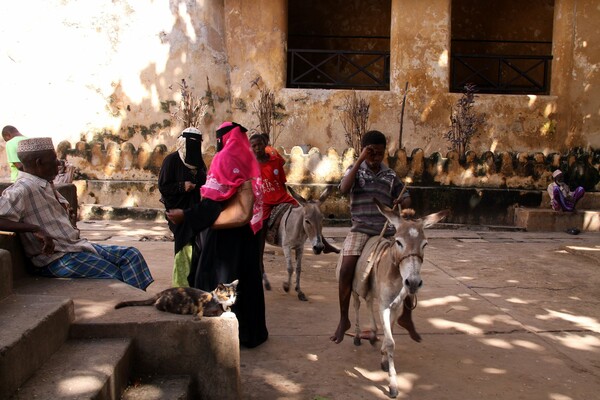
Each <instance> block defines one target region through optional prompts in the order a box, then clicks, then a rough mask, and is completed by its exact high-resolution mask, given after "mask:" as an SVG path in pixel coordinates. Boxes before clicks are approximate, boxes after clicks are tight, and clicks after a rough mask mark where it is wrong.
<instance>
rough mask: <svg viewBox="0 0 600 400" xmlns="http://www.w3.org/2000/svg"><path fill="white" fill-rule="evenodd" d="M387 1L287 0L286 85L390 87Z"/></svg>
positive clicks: (304, 86)
mask: <svg viewBox="0 0 600 400" xmlns="http://www.w3.org/2000/svg"><path fill="white" fill-rule="evenodd" d="M390 25H391V0H373V1H371V0H346V1H340V0H331V1H320V0H289V1H288V53H287V87H289V88H321V89H357V90H359V89H364V90H389V86H390Z"/></svg>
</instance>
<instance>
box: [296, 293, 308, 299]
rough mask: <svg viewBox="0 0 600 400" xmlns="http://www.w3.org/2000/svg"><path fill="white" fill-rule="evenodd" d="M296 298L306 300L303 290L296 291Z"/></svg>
mask: <svg viewBox="0 0 600 400" xmlns="http://www.w3.org/2000/svg"><path fill="white" fill-rule="evenodd" d="M298 298H299V299H300V300H302V301H308V298H307V297H306V296H305V295H304V293H303V292H298Z"/></svg>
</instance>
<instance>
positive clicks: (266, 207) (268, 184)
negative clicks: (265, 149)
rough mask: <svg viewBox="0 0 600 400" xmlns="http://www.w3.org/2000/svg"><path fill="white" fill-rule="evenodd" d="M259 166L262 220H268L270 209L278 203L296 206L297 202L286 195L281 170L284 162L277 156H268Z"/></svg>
mask: <svg viewBox="0 0 600 400" xmlns="http://www.w3.org/2000/svg"><path fill="white" fill-rule="evenodd" d="M259 164H260V172H261V174H260V175H261V178H262V189H263V220H265V219H267V218H269V216H270V215H271V209H272V208H273V207H274V206H275V205H277V204H280V203H291V204H294V205H297V204H298V202H296V200H295V199H294V198H293V197H292V196H291V195H290V194H289V193H288V191H287V189H286V187H285V183H286V182H287V179H286V177H285V171H284V169H283V165H284V160H283V158H281V156H279V154H277V155H274V154H270V155H269V160H268V161H266V162H264V163H259Z"/></svg>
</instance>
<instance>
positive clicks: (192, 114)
mask: <svg viewBox="0 0 600 400" xmlns="http://www.w3.org/2000/svg"><path fill="white" fill-rule="evenodd" d="M179 88H180V91H181V100H180V102H179V106H177V107H175V111H173V112H172V113H171V116H172V117H173V118H175V119H176V120H178V121H180V122H181V123H182V124H183V126H184V127H186V128H187V127H190V126H193V127H194V128H200V124H201V122H202V118H204V116H205V115H206V114H207V113H208V107H209V104H208V103H205V102H204V101H203V99H202V98H201V97H200V96H196V95H194V92H193V91H192V89H191V88H190V87H189V86H188V84H187V82H186V81H185V79H182V80H181V83H179Z"/></svg>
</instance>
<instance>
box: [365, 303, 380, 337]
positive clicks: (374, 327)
mask: <svg viewBox="0 0 600 400" xmlns="http://www.w3.org/2000/svg"><path fill="white" fill-rule="evenodd" d="M367 306H368V307H369V311H370V313H371V332H370V333H369V335H368V337H365V336H363V339H369V343H371V346H374V345H375V342H377V318H375V315H376V313H377V310H375V308H373V307H374V302H373V296H370V297H369V299H368V300H367Z"/></svg>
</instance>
